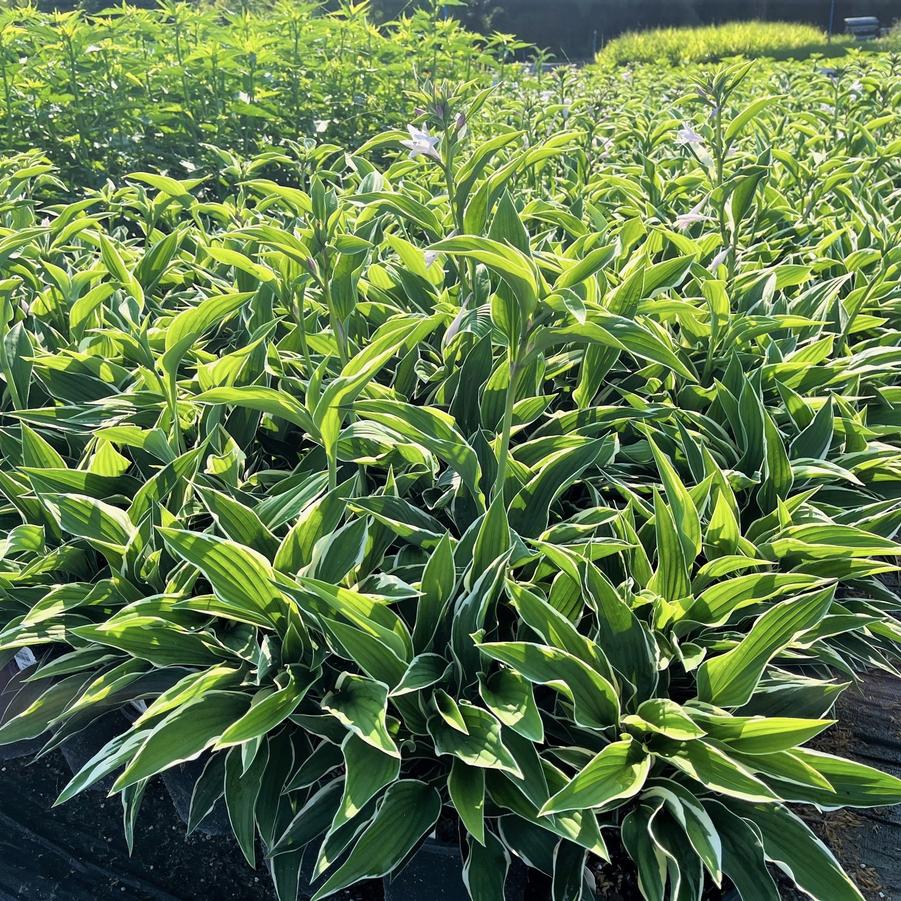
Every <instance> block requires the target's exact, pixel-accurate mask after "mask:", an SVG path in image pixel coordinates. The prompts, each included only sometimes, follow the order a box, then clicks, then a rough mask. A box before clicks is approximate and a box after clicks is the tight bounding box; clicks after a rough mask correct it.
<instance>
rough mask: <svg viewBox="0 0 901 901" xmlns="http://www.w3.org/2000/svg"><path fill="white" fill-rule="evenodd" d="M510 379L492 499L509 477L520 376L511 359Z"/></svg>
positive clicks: (502, 488) (514, 362)
mask: <svg viewBox="0 0 901 901" xmlns="http://www.w3.org/2000/svg"><path fill="white" fill-rule="evenodd" d="M509 373H510V381H509V382H508V384H507V396H506V397H505V398H504V418H503V420H502V423H501V440H500V444H499V445H498V449H497V475H496V476H495V479H494V488H493V490H492V492H491V497H492V499H493V498H495V497H497V495H498V494H502V493H503V490H504V482H505V481H506V478H507V458H508V457H509V455H510V430H511V429H512V427H513V405H514V403H515V402H516V381H517V379H518V377H519V365H518V363H516V361H515V360H513V359H511V360H510V368H509Z"/></svg>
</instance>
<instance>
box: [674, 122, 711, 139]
mask: <svg viewBox="0 0 901 901" xmlns="http://www.w3.org/2000/svg"><path fill="white" fill-rule="evenodd" d="M676 143H677V144H703V143H704V139H703V138H702V137H701V136H700V135H699V134H698V133H697V132H696V131H695V130H694V129H693V128H692V127H691V126H690V125H689V124H688V123H687V122H686V123H685V124H684V125H683V126H682V127H681V128H680V129H679V131H677V132H676Z"/></svg>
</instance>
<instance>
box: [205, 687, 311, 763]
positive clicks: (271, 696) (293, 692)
mask: <svg viewBox="0 0 901 901" xmlns="http://www.w3.org/2000/svg"><path fill="white" fill-rule="evenodd" d="M317 675H318V674H316V673H314V674H313V678H312V679H311V678H310V677H309V676H308V677H307V678H305V679H302V680H301V681H298V680H297V679H296V677H295V674H294V671H293V670H289V671H288V678H287V684H286V685H285V686H284V687H283V688H279V689H277V690H276V691H271V692H268V693H263V692H259V693H258V694H257V695H255V696H254V699H253V701H252V702H251V706H250V710H248V711H247V713H245V714H244V716H242V717H241V719H239V720H238V721H237V722H235V723H232V725H231V726H229V727H228V729H226V730H225V732H223V733H222V735H221V736H220V737H219V739H218V741H217V742H216V745H215V747H216V749H217V750H218V749H220V748H228V747H231V746H232V745H239V744H243V743H244V742H247V741H252V740H253V739H256V738H260V737H261V736H263V735H265V734H266V733H267V732H271V731H272V730H273V729H275V727H276V726H278V725H279V724H280V723H283V722H284V721H285V720H286V719H287V718H288V717H289V716H291V714H292V713H294V711H295V710H296V709H297V707H298V705H299V704H300V702H301V701H302V700H303V699H304V697H305V696H306V693H307V691H308V690H309V688H310V685H311V682H312V681H314V680H315V678H316V676H317ZM257 698H259V699H260V700H257Z"/></svg>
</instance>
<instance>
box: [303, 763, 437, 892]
mask: <svg viewBox="0 0 901 901" xmlns="http://www.w3.org/2000/svg"><path fill="white" fill-rule="evenodd" d="M440 813H441V799H440V798H439V797H438V793H437V792H436V791H435V789H434V788H431V787H430V786H428V785H426V784H425V783H423V782H419V781H417V780H415V779H402V780H401V781H400V782H395V783H394V784H393V785H392V786H391V787H390V788H389V789H388V791H387V792H386V793H385V797H384V799H383V800H382V803H381V805H380V806H379V809H378V811H377V812H376V815H375V817H374V818H373V819H372V821H371V823H370V824H369V826H367V828H366V830H365V831H364V832H363V834H362V835H361V836H360V838H359V840H358V841H357V843H356V844H355V845H354V847H353V850H352V851H351V852H350V856H349V857H348V858H347V860H346V861H345V862H344V863H343V864H342V865H341V866H340V867H339V868H338V869H337V870H336V871H335V872H334V873H333V874H332V875H331V876H330V877H329V878H328V879H327V880H326V881H325V883H324V884H323V885H322V887H321V888H320V889H319V890H318V891H317V892H316V894H315V895H314V896H313V899H312V901H319V899H320V898H325V897H327V896H328V895H331V894H333V893H334V892H337V891H338V890H340V889H342V888H345V887H346V886H348V885H353V884H354V883H356V882H359V881H360V880H361V879H376V878H379V877H381V876H385V875H386V874H387V873H390V872H391V870H393V869H394V868H395V867H396V866H397V865H398V864H399V863H400V862H401V861H402V860H404V858H406V856H407V855H408V854H409V853H410V851H412V850H413V848H415V847H416V845H417V843H418V842H419V840H420V839H421V838H422V837H423V835H425V834H426V833H427V832H428V831H429V830H430V829H431V828H432V826H434V825H435V822H436V821H437V819H438V815H439V814H440Z"/></svg>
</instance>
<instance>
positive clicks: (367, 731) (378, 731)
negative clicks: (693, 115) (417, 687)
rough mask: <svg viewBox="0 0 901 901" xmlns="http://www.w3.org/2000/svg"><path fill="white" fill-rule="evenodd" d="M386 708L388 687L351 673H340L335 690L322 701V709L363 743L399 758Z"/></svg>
mask: <svg viewBox="0 0 901 901" xmlns="http://www.w3.org/2000/svg"><path fill="white" fill-rule="evenodd" d="M387 706H388V686H387V685H385V684H384V683H382V682H376V681H375V680H373V679H366V678H364V677H363V676H355V675H354V674H352V673H341V675H340V676H338V679H337V681H336V682H335V688H334V690H333V691H330V692H329V693H328V694H327V695H326V696H325V697H324V698H323V699H322V709H323V710H326V711H328V712H329V713H330V714H332V716H334V717H335V718H336V719H337V720H338V721H339V722H340V723H341V724H342V725H344V726H346V727H347V728H348V729H350V731H351V732H353V733H354V734H356V735H358V736H359V737H360V738H361V739H363V741H364V742H366V743H367V744H370V745H372V747H373V748H376V749H377V750H379V751H381V752H382V753H384V754H389V755H391V756H392V757H398V758H399V757H400V751H399V750H398V748H397V745H396V744H395V743H394V740H393V739H392V738H391V736H390V735H389V734H388V724H387V721H386V719H385V715H386V712H387Z"/></svg>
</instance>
